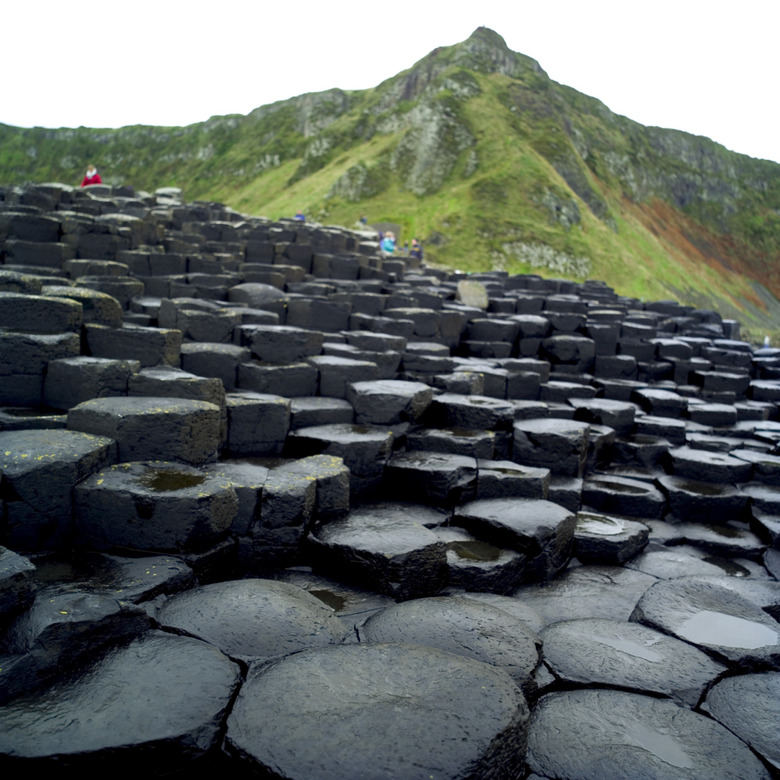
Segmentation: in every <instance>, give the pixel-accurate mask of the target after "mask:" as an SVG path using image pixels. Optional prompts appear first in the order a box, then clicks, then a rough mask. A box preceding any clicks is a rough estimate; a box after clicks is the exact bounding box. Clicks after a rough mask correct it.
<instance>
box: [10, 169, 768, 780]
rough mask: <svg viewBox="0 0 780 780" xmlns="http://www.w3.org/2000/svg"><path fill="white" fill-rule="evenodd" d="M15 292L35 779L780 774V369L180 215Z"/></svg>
mask: <svg viewBox="0 0 780 780" xmlns="http://www.w3.org/2000/svg"><path fill="white" fill-rule="evenodd" d="M0 263H2V264H0V502H2V507H1V514H0V770H2V771H4V772H6V773H7V775H8V776H9V777H10V776H17V775H20V774H21V773H22V772H23V771H25V770H27V769H32V768H34V767H38V766H41V767H56V768H57V769H65V770H66V771H74V770H82V771H83V770H95V769H98V770H100V769H103V770H105V769H107V770H116V769H119V768H120V767H121V768H122V769H124V770H125V771H132V772H143V773H145V775H146V776H150V777H176V776H185V775H187V776H190V775H191V773H192V771H193V770H194V769H197V768H202V769H204V770H205V771H223V772H226V773H230V776H231V777H234V778H243V777H247V778H249V777H261V778H290V779H291V780H325V779H327V778H334V780H335V779H336V778H338V779H339V780H343V779H344V778H404V779H406V778H424V779H426V780H427V779H428V778H432V777H433V778H442V779H449V778H485V779H487V778H491V779H493V780H495V779H496V778H500V779H503V778H519V779H521V780H522V779H523V778H539V779H541V778H548V779H549V780H552V779H553V778H555V779H556V780H558V779H563V780H566V779H571V780H575V778H576V779H577V780H582V779H590V778H592V779H593V780H605V778H626V777H636V778H659V779H661V778H664V779H666V778H668V779H669V780H672V778H674V779H675V780H676V779H677V778H702V779H705V778H706V779H707V780H711V779H712V778H721V777H723V778H725V777H728V778H778V777H780V748H779V747H778V745H779V744H780V743H779V742H778V738H777V735H778V733H780V706H778V702H780V585H778V577H779V576H780V409H779V408H778V403H779V402H780V350H775V349H770V348H763V349H758V350H756V349H754V348H752V347H751V346H750V345H749V344H748V343H746V342H744V341H742V340H741V339H740V334H739V324H738V323H737V322H735V321H731V320H724V319H723V318H722V317H721V316H720V315H719V314H718V313H716V312H713V311H705V310H699V309H694V308H693V307H690V306H683V305H680V304H678V303H675V302H673V301H655V302H642V301H639V300H636V299H631V298H625V297H623V296H620V295H617V294H616V293H615V292H614V291H613V290H611V289H610V288H609V287H607V286H606V285H604V284H602V283H600V282H597V281H587V282H584V283H575V282H570V281H565V280H556V279H543V278H541V277H539V276H530V275H529V276H509V275H508V274H506V273H504V272H490V273H480V274H472V275H470V276H468V277H467V276H465V275H463V274H459V273H450V272H445V271H442V270H440V269H434V268H429V267H426V266H424V265H422V264H420V263H419V262H418V261H414V260H412V259H410V258H405V257H403V256H401V257H398V256H391V257H388V256H385V255H383V254H381V253H380V251H379V247H378V244H377V242H376V237H375V236H374V235H373V234H372V233H370V232H366V233H355V232H351V231H348V230H345V229H343V228H336V227H328V226H321V225H310V224H300V223H297V222H294V221H292V220H289V221H281V222H277V223H275V222H270V221H269V220H265V219H262V218H256V217H248V216H246V215H242V214H239V213H237V212H234V211H232V210H231V209H228V208H226V207H225V206H222V205H220V204H216V203H206V202H197V203H186V202H184V201H183V200H182V199H181V195H180V193H179V192H178V191H177V190H174V189H166V190H159V191H157V192H155V193H136V192H134V191H133V190H132V189H131V188H112V187H108V186H103V185H97V186H94V187H90V188H85V189H83V190H81V189H74V188H70V187H67V186H64V185H58V184H46V185H35V186H26V187H5V188H0Z"/></svg>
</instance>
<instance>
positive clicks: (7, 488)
mask: <svg viewBox="0 0 780 780" xmlns="http://www.w3.org/2000/svg"><path fill="white" fill-rule="evenodd" d="M115 460H116V443H115V442H114V440H113V439H112V438H108V437H105V436H96V435H92V434H90V433H83V432H79V431H66V430H19V431H2V432H0V475H1V476H2V485H3V491H2V506H3V517H4V524H3V526H4V531H3V534H2V538H0V543H2V544H4V545H7V546H9V547H11V548H12V549H13V550H46V549H58V548H60V547H63V546H67V545H69V544H70V543H71V541H72V531H73V528H72V520H71V516H72V515H71V493H72V491H73V487H74V486H75V485H76V484H77V483H79V482H80V481H81V480H83V479H85V478H86V477H88V476H89V475H90V474H92V473H94V472H95V471H97V470H98V469H101V468H103V467H105V466H108V465H110V464H112V463H113V462H114V461H115Z"/></svg>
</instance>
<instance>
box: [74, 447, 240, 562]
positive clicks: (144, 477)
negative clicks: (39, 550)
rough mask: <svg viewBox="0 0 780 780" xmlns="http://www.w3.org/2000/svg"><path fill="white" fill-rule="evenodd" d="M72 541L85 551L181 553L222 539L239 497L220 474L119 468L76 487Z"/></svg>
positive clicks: (167, 466) (147, 464) (157, 466)
mask: <svg viewBox="0 0 780 780" xmlns="http://www.w3.org/2000/svg"><path fill="white" fill-rule="evenodd" d="M75 502H76V512H77V514H78V518H79V519H78V521H77V523H76V537H77V540H78V542H79V544H80V545H81V546H82V547H86V548H92V549H95V548H98V549H108V548H120V547H124V548H128V549H133V550H160V551H169V552H176V551H183V550H197V549H201V550H202V549H204V548H205V547H207V546H208V545H209V544H214V543H215V542H217V541H219V540H220V539H222V538H224V536H225V534H226V532H227V530H228V529H229V528H230V525H231V523H232V522H233V518H234V517H235V515H236V513H237V511H238V498H237V497H236V493H235V491H234V490H233V488H232V487H231V486H230V485H227V486H225V485H223V484H222V480H221V479H220V476H219V474H208V473H206V472H202V471H200V470H198V469H196V468H194V467H192V466H185V465H183V464H178V463H166V462H164V461H142V462H136V463H121V464H119V465H117V466H112V467H111V468H110V469H105V470H103V471H100V472H98V473H97V474H95V475H94V476H93V477H92V478H90V479H88V480H86V481H85V482H82V483H81V484H79V485H78V486H77V487H76V494H75Z"/></svg>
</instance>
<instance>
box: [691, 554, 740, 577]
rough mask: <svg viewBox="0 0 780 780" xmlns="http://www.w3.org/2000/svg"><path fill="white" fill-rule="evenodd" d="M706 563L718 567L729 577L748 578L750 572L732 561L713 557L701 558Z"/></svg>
mask: <svg viewBox="0 0 780 780" xmlns="http://www.w3.org/2000/svg"><path fill="white" fill-rule="evenodd" d="M702 560H703V561H705V562H706V563H711V564H712V565H713V566H719V567H720V568H721V569H723V571H725V572H726V574H728V575H729V576H730V577H749V576H750V571H749V570H748V569H746V568H745V567H744V566H741V565H740V564H738V563H735V562H734V561H730V560H728V559H727V558H718V557H717V556H715V555H708V556H707V557H705V558H702Z"/></svg>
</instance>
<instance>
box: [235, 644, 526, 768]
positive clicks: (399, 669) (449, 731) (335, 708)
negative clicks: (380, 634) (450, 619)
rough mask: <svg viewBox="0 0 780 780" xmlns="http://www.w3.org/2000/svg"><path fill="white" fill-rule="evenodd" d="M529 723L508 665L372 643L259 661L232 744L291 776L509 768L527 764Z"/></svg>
mask: <svg viewBox="0 0 780 780" xmlns="http://www.w3.org/2000/svg"><path fill="white" fill-rule="evenodd" d="M301 683H303V685H302V684H301ZM527 720H528V708H527V705H526V703H525V699H524V698H523V695H522V693H521V692H520V690H519V689H518V688H517V687H516V685H515V684H514V682H513V681H512V678H511V677H510V676H509V675H508V674H507V673H506V672H505V671H503V670H501V669H496V668H494V667H492V666H489V665H487V664H484V663H480V662H478V661H474V660H472V659H469V658H463V657H461V656H456V655H452V654H451V653H445V652H442V651H440V650H437V649H434V648H429V647H417V646H411V645H394V644H389V645H388V644H368V645H363V646H344V647H337V648H329V649H326V650H316V651H308V652H304V653H299V654H296V655H291V656H288V657H287V658H284V659H282V660H281V661H279V662H278V663H276V664H273V665H272V666H270V667H261V668H259V669H257V670H255V669H253V670H252V671H251V672H250V677H249V679H248V681H247V682H246V683H245V684H244V685H243V686H242V689H241V693H240V694H239V697H238V699H237V701H236V705H235V707H234V709H233V713H232V714H231V716H230V718H229V719H228V729H227V735H226V742H227V746H228V749H229V750H230V751H231V752H232V753H234V754H236V755H237V756H238V757H239V758H240V759H241V760H242V761H244V762H246V763H247V764H248V766H250V767H252V768H255V769H258V770H265V771H271V772H273V773H275V774H276V775H277V776H281V777H289V778H312V777H318V778H323V780H325V779H326V778H327V779H330V778H332V779H333V780H337V778H343V777H372V776H373V777H391V776H401V777H428V776H434V777H436V776H439V777H474V778H487V777H490V776H499V777H501V776H503V777H509V776H511V775H512V774H513V773H515V771H516V767H519V766H522V764H523V760H524V759H523V755H524V750H525V732H526V725H527Z"/></svg>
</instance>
